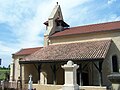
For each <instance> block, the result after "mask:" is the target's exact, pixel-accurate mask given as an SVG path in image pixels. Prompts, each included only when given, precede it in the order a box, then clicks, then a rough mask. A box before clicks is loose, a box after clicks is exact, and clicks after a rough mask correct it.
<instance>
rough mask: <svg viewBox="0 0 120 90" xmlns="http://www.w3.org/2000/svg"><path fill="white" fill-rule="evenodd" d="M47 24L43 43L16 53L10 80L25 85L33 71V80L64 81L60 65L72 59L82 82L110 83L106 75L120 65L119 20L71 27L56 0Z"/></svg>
mask: <svg viewBox="0 0 120 90" xmlns="http://www.w3.org/2000/svg"><path fill="white" fill-rule="evenodd" d="M44 24H45V25H46V29H47V30H46V32H45V34H44V46H43V47H37V48H27V49H21V50H20V51H18V52H17V53H14V54H13V62H12V63H11V74H10V81H18V79H20V80H21V83H22V85H24V84H27V83H28V80H29V75H30V74H32V76H33V78H32V79H33V83H34V84H39V85H49V84H54V85H63V84H64V70H63V69H62V68H61V65H64V64H65V63H66V62H67V61H69V60H72V61H73V62H74V63H76V64H78V65H79V68H78V70H77V83H78V84H79V85H80V86H106V87H110V86H111V82H110V81H109V80H108V78H107V75H109V74H111V73H113V72H119V68H120V21H114V22H107V23H99V24H91V25H85V26H77V27H70V26H69V24H67V23H66V22H65V21H64V19H63V16H62V11H61V8H60V5H58V4H57V5H56V6H55V8H54V9H53V11H52V13H51V15H50V16H49V18H48V20H47V21H46V22H44Z"/></svg>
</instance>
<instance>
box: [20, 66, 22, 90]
mask: <svg viewBox="0 0 120 90" xmlns="http://www.w3.org/2000/svg"><path fill="white" fill-rule="evenodd" d="M20 89H21V90H22V64H20Z"/></svg>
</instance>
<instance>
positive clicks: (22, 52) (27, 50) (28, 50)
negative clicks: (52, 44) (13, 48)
mask: <svg viewBox="0 0 120 90" xmlns="http://www.w3.org/2000/svg"><path fill="white" fill-rule="evenodd" d="M41 48H42V47H36V48H25V49H21V50H20V51H18V52H16V53H15V54H14V55H16V56H18V55H30V54H32V53H34V52H36V51H37V50H39V49H41Z"/></svg>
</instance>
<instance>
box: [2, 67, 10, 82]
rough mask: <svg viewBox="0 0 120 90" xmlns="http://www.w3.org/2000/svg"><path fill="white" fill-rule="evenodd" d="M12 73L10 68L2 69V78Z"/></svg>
mask: <svg viewBox="0 0 120 90" xmlns="http://www.w3.org/2000/svg"><path fill="white" fill-rule="evenodd" d="M9 73H10V70H9V69H0V80H5V79H7V78H8V75H9Z"/></svg>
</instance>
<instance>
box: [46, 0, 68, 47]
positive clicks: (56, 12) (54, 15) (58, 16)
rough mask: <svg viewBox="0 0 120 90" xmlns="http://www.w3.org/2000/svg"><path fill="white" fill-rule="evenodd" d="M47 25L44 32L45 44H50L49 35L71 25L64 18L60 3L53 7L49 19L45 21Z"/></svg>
mask: <svg viewBox="0 0 120 90" xmlns="http://www.w3.org/2000/svg"><path fill="white" fill-rule="evenodd" d="M44 24H45V25H46V29H47V30H46V32H45V34H44V46H47V45H49V36H51V35H52V34H54V33H56V32H59V31H62V30H64V27H69V25H68V24H66V23H65V22H64V20H63V15H62V11H61V8H60V5H58V2H57V5H55V7H54V8H53V10H52V12H51V14H50V16H49V18H48V21H46V22H44Z"/></svg>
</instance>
